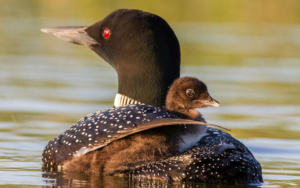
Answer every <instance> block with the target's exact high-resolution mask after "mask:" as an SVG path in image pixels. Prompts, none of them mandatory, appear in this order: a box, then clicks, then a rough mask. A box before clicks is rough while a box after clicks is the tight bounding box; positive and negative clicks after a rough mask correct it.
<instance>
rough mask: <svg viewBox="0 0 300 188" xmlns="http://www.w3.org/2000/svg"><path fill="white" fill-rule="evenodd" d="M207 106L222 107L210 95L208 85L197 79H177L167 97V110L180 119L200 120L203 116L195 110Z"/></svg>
mask: <svg viewBox="0 0 300 188" xmlns="http://www.w3.org/2000/svg"><path fill="white" fill-rule="evenodd" d="M207 106H212V107H220V106H221V105H220V103H219V102H218V101H216V100H215V99H213V98H212V97H211V96H210V95H209V93H208V91H207V87H206V85H205V84H204V83H203V82H202V81H200V80H198V79H197V78H193V77H183V78H179V79H177V80H176V81H175V82H174V83H173V84H172V86H171V88H170V90H169V92H168V95H167V100H166V108H167V109H168V110H169V111H171V112H172V113H174V114H176V115H179V116H180V117H185V118H189V119H193V120H199V119H200V118H201V114H200V113H199V112H198V111H197V110H195V108H205V107H207Z"/></svg>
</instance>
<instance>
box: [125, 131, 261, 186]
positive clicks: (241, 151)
mask: <svg viewBox="0 0 300 188" xmlns="http://www.w3.org/2000/svg"><path fill="white" fill-rule="evenodd" d="M124 173H126V175H127V176H129V177H135V178H140V179H142V178H147V179H163V180H167V181H169V180H173V181H182V180H185V181H195V182H202V183H230V184H256V185H258V184H261V183H262V182H263V179H262V170H261V166H260V164H259V163H258V162H257V160H256V159H255V158H254V156H253V155H252V153H251V152H250V151H249V149H248V148H247V147H246V146H245V145H244V144H242V143H241V142H240V141H238V140H237V139H235V138H233V137H232V136H231V135H230V134H228V133H226V132H224V131H222V130H218V129H214V128H208V130H207V132H206V134H205V136H203V138H202V139H201V140H199V142H198V143H197V144H196V145H195V146H194V147H193V148H191V149H189V150H187V151H186V152H184V153H181V154H179V155H177V156H174V157H170V158H168V159H166V160H161V161H158V162H155V163H150V164H144V165H141V166H136V167H135V169H131V171H127V172H124Z"/></svg>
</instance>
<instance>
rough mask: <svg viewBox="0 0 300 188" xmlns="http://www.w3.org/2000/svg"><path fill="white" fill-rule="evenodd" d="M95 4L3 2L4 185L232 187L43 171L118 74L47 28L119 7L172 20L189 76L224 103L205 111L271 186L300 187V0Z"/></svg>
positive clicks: (0, 167) (103, 102)
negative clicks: (49, 147) (46, 159)
mask: <svg viewBox="0 0 300 188" xmlns="http://www.w3.org/2000/svg"><path fill="white" fill-rule="evenodd" d="M84 2H86V1H84ZM89 3H90V4H85V3H83V1H76V3H75V1H64V2H62V3H61V4H60V3H57V2H55V3H54V2H53V3H52V2H50V1H49V2H48V1H47V2H44V1H30V0H24V1H14V0H12V1H1V2H0V5H1V6H0V20H1V23H2V26H3V27H1V29H0V34H1V36H2V37H1V38H0V174H1V175H0V187H1V186H5V187H26V186H28V187H34V186H36V187H41V186H45V187H46V186H50V187H51V186H53V187H55V186H64V187H158V186H160V187H224V186H216V185H205V184H195V183H173V184H168V185H165V184H162V183H161V182H155V181H142V182H137V181H134V180H132V181H128V180H124V179H122V178H120V177H118V178H117V177H103V176H98V175H84V174H64V173H57V174H48V173H43V172H41V153H42V150H43V148H44V146H45V145H46V143H47V142H48V141H49V140H50V139H52V138H53V137H55V136H57V135H58V134H59V133H61V132H62V131H64V130H65V129H66V128H68V127H69V126H70V125H71V124H72V123H74V122H77V120H78V119H80V118H81V117H83V116H84V115H86V114H88V113H92V112H95V111H98V110H102V109H106V108H110V107H111V106H112V101H113V98H114V95H115V93H116V92H117V75H116V73H115V71H114V70H113V69H112V68H111V67H110V66H109V65H108V64H107V63H105V62H104V61H103V60H101V59H100V58H99V57H97V55H96V54H94V53H93V52H91V51H90V50H89V49H87V48H84V47H80V46H75V45H72V44H68V43H64V42H62V41H59V40H57V39H55V38H53V37H51V36H48V35H45V34H42V33H41V32H40V31H39V29H40V28H43V27H49V26H58V25H85V24H91V23H93V22H95V21H97V20H98V19H100V18H102V17H104V16H105V15H106V14H108V13H109V12H111V11H112V10H114V9H116V8H120V6H122V7H124V6H125V7H126V6H127V7H133V8H139V9H143V10H147V11H150V12H154V13H157V14H159V15H161V16H163V17H164V18H166V19H167V20H168V21H169V22H170V24H171V26H172V27H173V28H174V30H175V33H176V34H177V36H178V38H179V41H180V43H181V50H182V63H183V66H182V76H185V75H189V76H195V77H198V78H199V79H201V80H203V81H204V82H206V83H207V85H208V87H209V90H210V93H211V95H212V96H213V97H214V98H216V99H217V100H218V101H220V102H221V104H222V107H221V108H207V109H201V113H203V114H204V116H205V117H206V119H207V120H208V122H210V123H215V124H219V125H222V126H224V127H228V128H230V129H232V131H231V132H230V133H231V134H232V135H233V136H235V137H237V138H239V139H241V140H242V141H243V142H244V143H245V144H246V145H247V146H248V147H249V149H250V150H251V151H252V152H253V154H254V155H255V156H256V158H257V160H258V161H259V162H260V163H261V164H262V167H263V177H264V179H265V184H264V185H263V187H290V186H295V187H296V186H300V184H299V182H300V181H299V180H300V159H299V156H300V148H299V144H300V125H299V122H300V100H299V94H300V87H299V86H300V63H299V62H300V25H299V24H298V23H299V21H300V19H299V18H300V17H299V15H298V14H299V11H298V10H296V9H294V7H297V5H299V4H300V3H299V1H289V3H286V1H276V2H272V6H270V4H268V6H265V3H262V2H260V3H259V4H257V3H255V2H254V1H251V3H250V2H248V3H247V5H246V4H243V3H241V4H239V5H236V6H235V5H233V4H230V3H227V1H226V3H225V1H224V2H223V3H220V4H215V3H214V2H204V1H197V2H194V4H192V3H190V4H189V3H186V2H184V3H183V1H182V3H180V2H178V3H174V2H172V4H174V6H170V5H169V3H167V1H166V2H160V4H161V6H160V7H157V6H156V5H155V7H153V6H152V5H151V4H153V3H148V4H147V3H146V4H143V3H141V1H135V0H134V1H132V2H131V3H132V4H131V3H129V2H123V1H122V2H121V1H115V4H114V3H109V2H102V1H90V2H89ZM154 4H155V3H154ZM221 5H222V6H221ZM249 6H250V7H252V9H251V10H252V11H254V13H255V14H254V13H252V12H249V10H250V9H249ZM66 7H67V8H68V9H70V10H72V11H74V12H67V11H63V10H66ZM77 7H80V10H79V9H78V8H77ZM218 7H223V8H222V10H223V9H224V8H228V11H226V12H224V11H221V10H220V9H219V8H218ZM259 7H265V8H264V9H263V10H261V9H260V8H259ZM282 7H283V8H282ZM96 9H97V11H96ZM166 10H168V11H166ZM200 10H201V11H200ZM236 10H243V11H241V12H237V11H236ZM76 11H77V12H76ZM216 12H218V14H219V15H215V13H216ZM253 15H259V16H257V17H255V16H253ZM270 15H271V16H270ZM283 15H286V17H284V16H283ZM228 187H237V186H228Z"/></svg>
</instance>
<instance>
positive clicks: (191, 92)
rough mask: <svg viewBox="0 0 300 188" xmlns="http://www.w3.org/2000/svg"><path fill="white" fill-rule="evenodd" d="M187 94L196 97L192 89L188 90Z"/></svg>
mask: <svg viewBox="0 0 300 188" xmlns="http://www.w3.org/2000/svg"><path fill="white" fill-rule="evenodd" d="M185 93H186V95H187V96H189V97H193V96H194V95H195V91H194V90H192V89H187V90H186V92H185Z"/></svg>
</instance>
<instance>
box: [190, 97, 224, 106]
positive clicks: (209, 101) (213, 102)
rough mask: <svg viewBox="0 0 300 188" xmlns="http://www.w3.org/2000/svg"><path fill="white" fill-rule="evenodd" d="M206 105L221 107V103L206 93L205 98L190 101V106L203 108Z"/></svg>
mask: <svg viewBox="0 0 300 188" xmlns="http://www.w3.org/2000/svg"><path fill="white" fill-rule="evenodd" d="M207 106H212V107H221V104H220V103H219V102H218V101H216V100H215V99H213V98H212V97H211V96H210V95H208V98H207V99H198V100H194V101H193V103H192V108H205V107H207Z"/></svg>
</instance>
